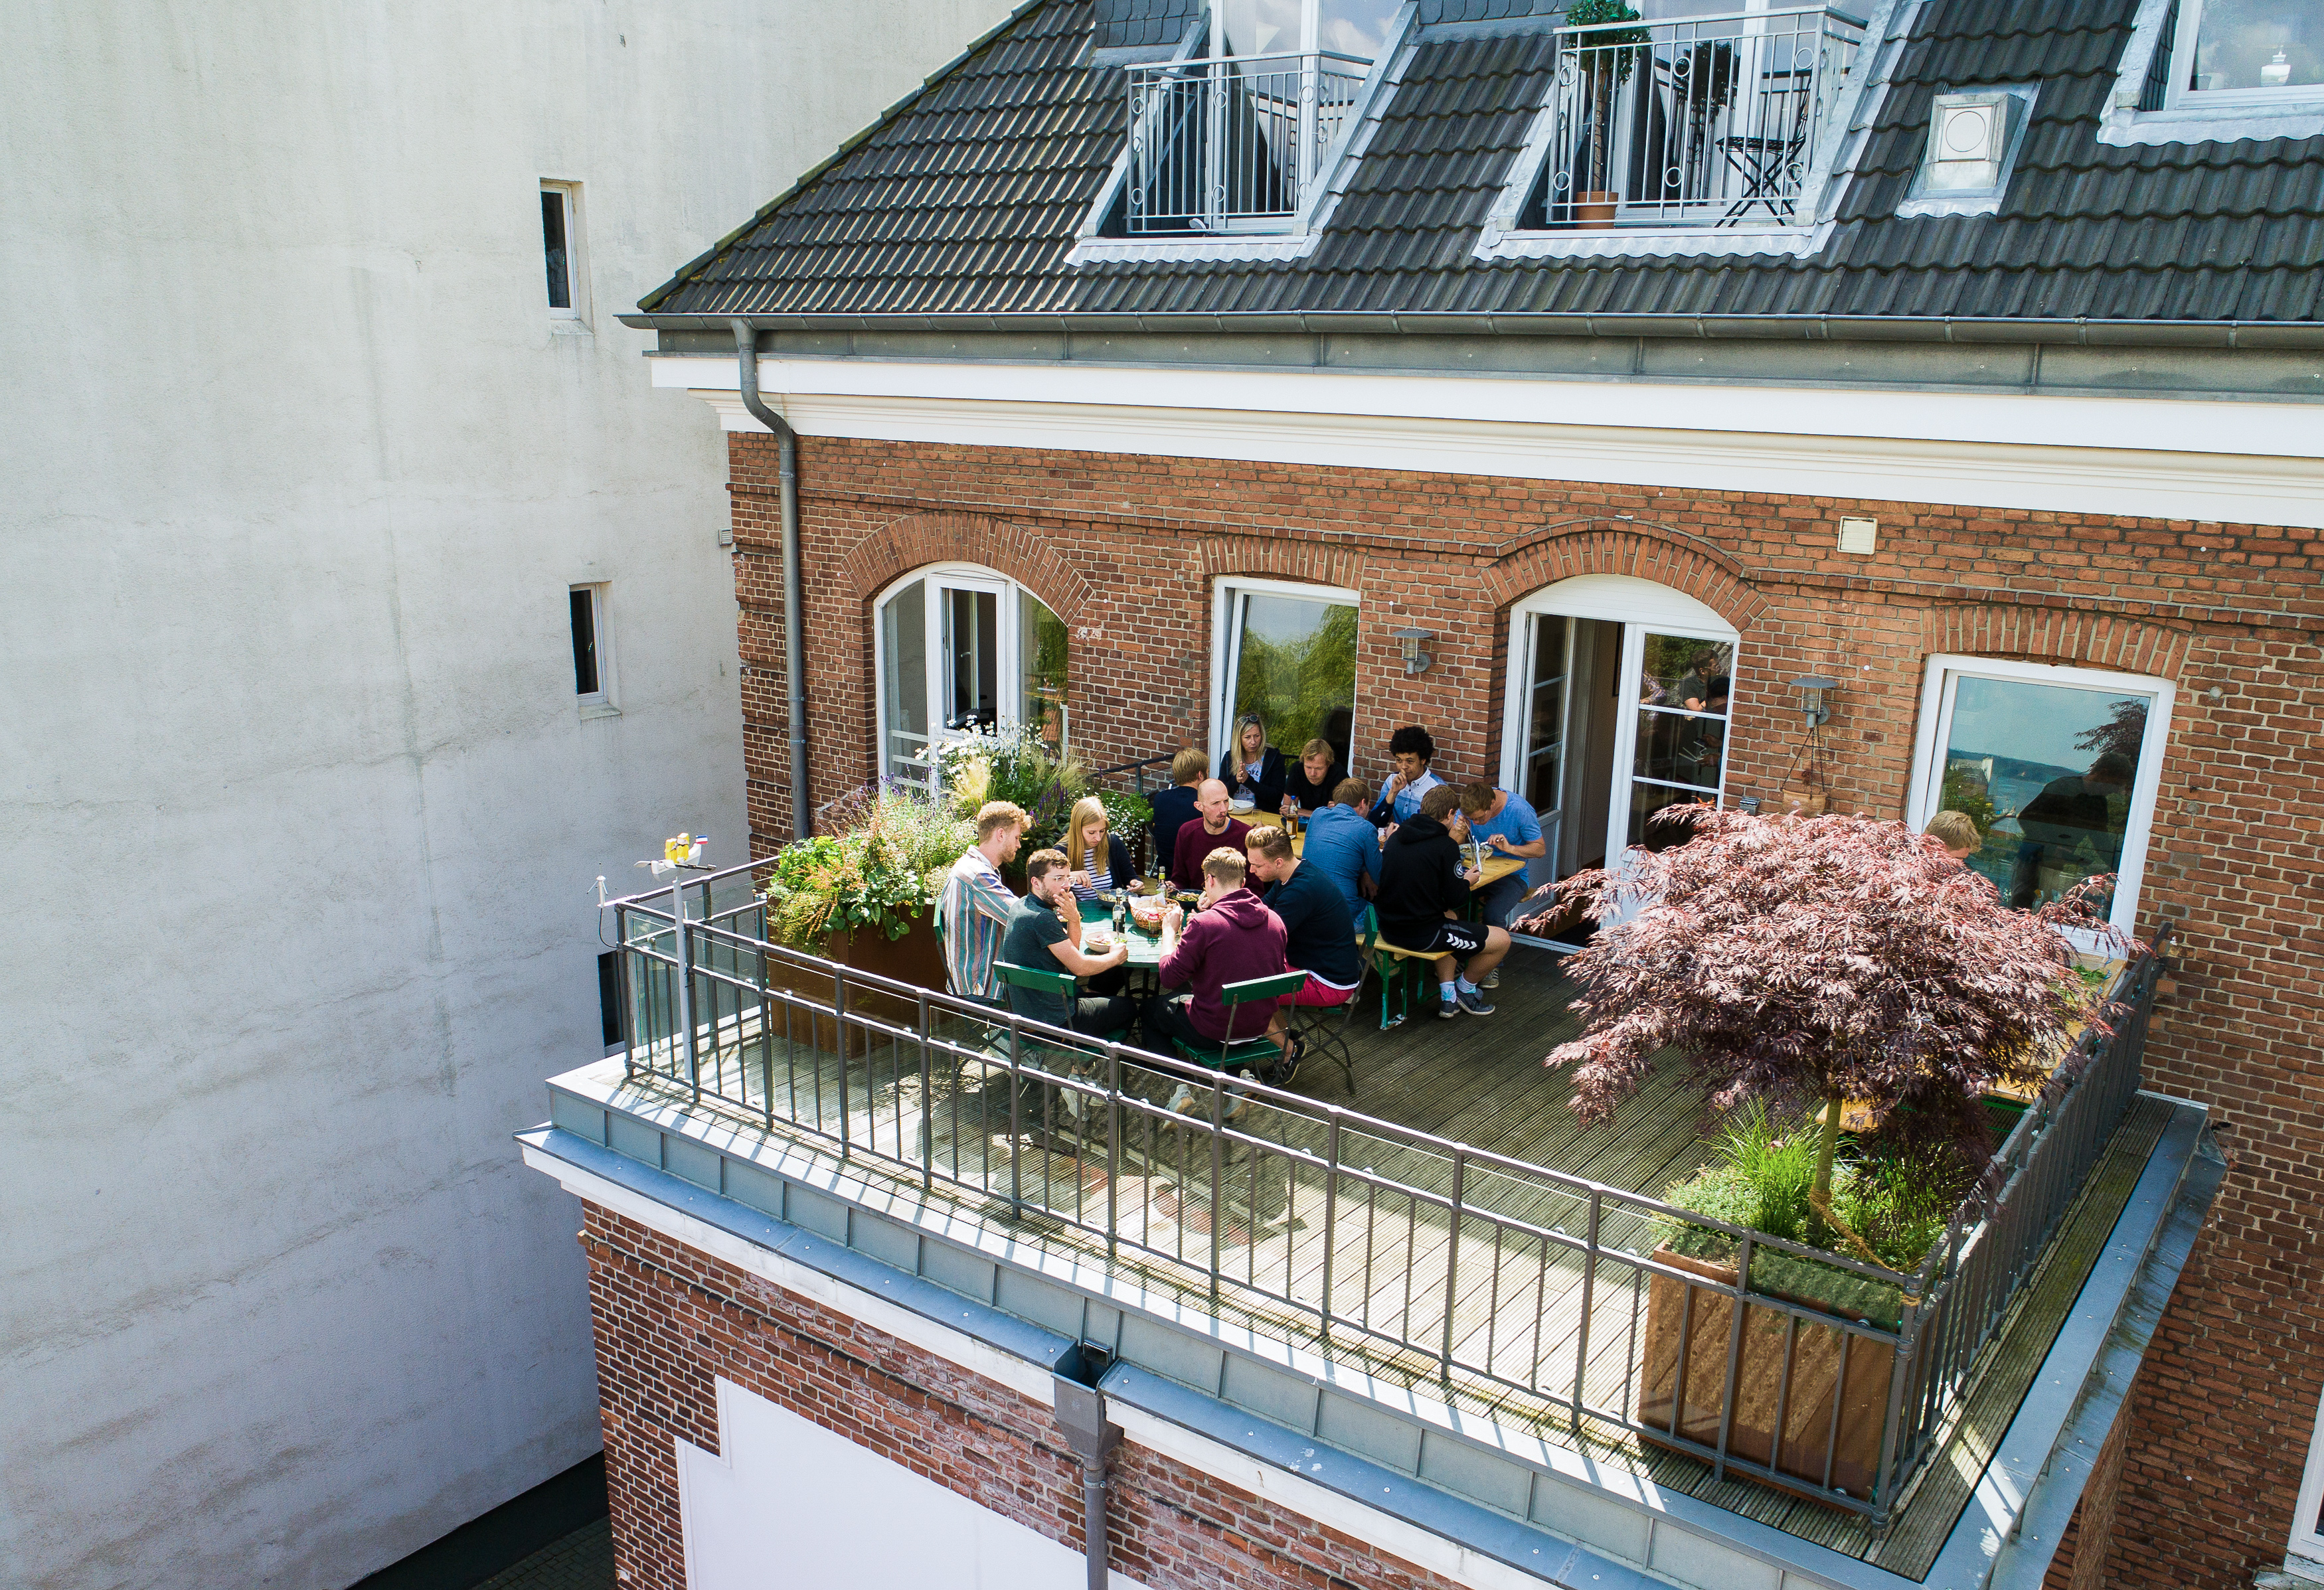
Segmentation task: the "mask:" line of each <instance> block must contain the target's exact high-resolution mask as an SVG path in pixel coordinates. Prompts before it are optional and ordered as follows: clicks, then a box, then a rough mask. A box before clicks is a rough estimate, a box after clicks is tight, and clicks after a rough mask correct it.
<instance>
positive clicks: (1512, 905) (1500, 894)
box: [1477, 867, 1530, 927]
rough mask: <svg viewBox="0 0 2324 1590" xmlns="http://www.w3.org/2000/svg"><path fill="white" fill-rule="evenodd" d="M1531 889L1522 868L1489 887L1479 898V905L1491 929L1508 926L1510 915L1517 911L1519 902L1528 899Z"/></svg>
mask: <svg viewBox="0 0 2324 1590" xmlns="http://www.w3.org/2000/svg"><path fill="white" fill-rule="evenodd" d="M1528 887H1530V886H1529V885H1527V884H1526V875H1525V869H1524V868H1522V867H1520V868H1519V869H1517V870H1516V871H1515V872H1512V873H1510V874H1509V875H1508V877H1507V878H1502V879H1500V880H1499V881H1498V882H1496V883H1494V884H1491V885H1489V886H1488V887H1486V889H1485V890H1484V891H1483V892H1482V893H1481V894H1480V895H1479V896H1477V904H1478V905H1480V907H1481V908H1482V909H1483V913H1484V918H1485V924H1486V925H1487V926H1489V927H1507V926H1508V925H1509V913H1510V912H1512V911H1514V910H1516V909H1517V902H1518V901H1519V900H1522V899H1524V898H1525V897H1526V890H1527V888H1528Z"/></svg>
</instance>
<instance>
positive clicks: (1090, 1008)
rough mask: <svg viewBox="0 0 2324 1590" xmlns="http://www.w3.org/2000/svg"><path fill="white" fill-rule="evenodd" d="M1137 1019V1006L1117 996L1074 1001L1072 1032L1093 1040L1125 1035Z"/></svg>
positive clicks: (1083, 998)
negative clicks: (1112, 1035)
mask: <svg viewBox="0 0 2324 1590" xmlns="http://www.w3.org/2000/svg"><path fill="white" fill-rule="evenodd" d="M1137 1019H1138V1006H1135V1005H1133V1004H1131V1003H1130V1001H1129V1000H1128V999H1125V998H1123V997H1121V996H1120V995H1119V994H1116V995H1111V996H1107V997H1097V998H1091V997H1082V998H1079V999H1076V1000H1074V1031H1075V1032H1076V1033H1086V1034H1089V1035H1090V1036H1091V1037H1093V1038H1103V1037H1108V1036H1110V1035H1111V1034H1116V1033H1126V1032H1128V1031H1129V1030H1130V1026H1131V1024H1133V1023H1134V1022H1136V1021H1137Z"/></svg>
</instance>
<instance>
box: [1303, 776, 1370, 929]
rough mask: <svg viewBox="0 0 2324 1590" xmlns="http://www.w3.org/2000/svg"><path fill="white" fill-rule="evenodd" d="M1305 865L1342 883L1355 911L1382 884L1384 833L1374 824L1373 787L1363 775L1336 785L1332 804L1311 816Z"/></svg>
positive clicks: (1341, 781) (1350, 906)
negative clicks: (1381, 862)
mask: <svg viewBox="0 0 2324 1590" xmlns="http://www.w3.org/2000/svg"><path fill="white" fill-rule="evenodd" d="M1304 844H1305V849H1304V850H1302V851H1301V852H1300V855H1301V861H1302V863H1303V865H1305V866H1307V867H1311V868H1313V869H1315V871H1316V872H1317V873H1318V874H1319V875H1320V876H1322V877H1324V878H1330V879H1331V880H1332V881H1333V883H1335V884H1338V885H1339V886H1340V893H1342V894H1343V895H1345V896H1347V897H1348V909H1349V911H1350V912H1351V913H1361V912H1362V910H1363V908H1364V901H1365V900H1366V899H1368V898H1369V897H1370V896H1371V895H1372V893H1373V891H1374V890H1376V889H1378V888H1379V875H1380V836H1379V829H1377V828H1374V827H1373V826H1372V820H1371V791H1370V790H1369V788H1367V787H1366V786H1365V784H1364V781H1363V780H1362V779H1360V778H1342V779H1341V780H1340V782H1339V783H1338V784H1337V785H1335V786H1333V789H1332V804H1330V805H1328V806H1326V807H1324V808H1323V810H1322V811H1320V812H1318V813H1315V814H1314V816H1313V817H1310V818H1309V819H1307V837H1306V839H1305V841H1304Z"/></svg>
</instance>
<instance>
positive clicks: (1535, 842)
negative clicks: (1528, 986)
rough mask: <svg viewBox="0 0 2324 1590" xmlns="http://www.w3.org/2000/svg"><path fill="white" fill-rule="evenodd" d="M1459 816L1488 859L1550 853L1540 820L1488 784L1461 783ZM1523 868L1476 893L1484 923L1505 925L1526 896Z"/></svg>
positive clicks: (1512, 797) (1528, 807) (1523, 804)
mask: <svg viewBox="0 0 2324 1590" xmlns="http://www.w3.org/2000/svg"><path fill="white" fill-rule="evenodd" d="M1461 815H1462V816H1463V817H1465V818H1467V819H1468V820H1469V837H1470V838H1471V839H1473V840H1476V841H1479V842H1480V843H1481V844H1482V845H1483V846H1484V847H1485V854H1486V856H1487V858H1488V859H1490V858H1492V857H1494V856H1517V857H1520V858H1522V859H1525V860H1526V861H1528V862H1531V861H1535V860H1537V859H1540V858H1541V857H1543V856H1546V855H1547V854H1549V842H1548V841H1546V840H1545V839H1544V838H1543V837H1542V832H1541V819H1540V818H1539V817H1538V816H1536V815H1535V813H1534V809H1533V807H1532V805H1531V804H1528V803H1527V802H1526V798H1525V796H1523V795H1516V794H1513V793H1511V792H1510V791H1508V790H1506V789H1496V788H1494V787H1493V786H1491V785H1489V784H1464V785H1462V786H1461ZM1526 871H1527V869H1526V868H1524V867H1520V868H1518V869H1517V870H1516V871H1515V872H1512V873H1510V874H1509V875H1508V877H1507V878H1501V879H1499V880H1498V881H1496V882H1494V883H1493V884H1491V885H1489V887H1486V888H1484V889H1481V890H1480V891H1479V893H1478V903H1479V904H1480V905H1481V906H1482V907H1483V908H1484V913H1485V920H1486V921H1487V922H1489V923H1490V924H1492V925H1493V926H1495V927H1507V926H1508V924H1509V913H1510V912H1511V911H1512V910H1514V909H1516V907H1517V902H1518V901H1519V900H1522V899H1524V898H1525V896H1526V887H1527V885H1526ZM1496 980H1497V981H1498V980H1499V979H1498V976H1497V977H1496ZM1486 986H1487V987H1490V986H1491V985H1490V984H1487V985H1486Z"/></svg>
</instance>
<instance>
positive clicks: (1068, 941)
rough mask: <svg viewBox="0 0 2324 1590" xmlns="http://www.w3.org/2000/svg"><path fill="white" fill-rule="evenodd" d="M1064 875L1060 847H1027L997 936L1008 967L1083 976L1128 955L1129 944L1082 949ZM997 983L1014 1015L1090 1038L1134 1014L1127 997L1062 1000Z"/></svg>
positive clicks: (1114, 1029)
mask: <svg viewBox="0 0 2324 1590" xmlns="http://www.w3.org/2000/svg"><path fill="white" fill-rule="evenodd" d="M1067 877H1068V874H1067V871H1066V863H1065V852H1064V851H1063V850H1036V851H1034V852H1033V854H1032V857H1031V859H1028V861H1027V862H1026V863H1025V897H1024V898H1023V899H1021V900H1019V901H1018V902H1017V909H1016V911H1015V913H1014V914H1011V915H1010V918H1009V928H1008V931H1007V932H1006V933H1003V934H1002V935H1001V956H1000V958H1001V960H1005V961H1007V962H1009V964H1010V965H1011V966H1028V967H1031V968H1032V969H1034V970H1037V971H1067V972H1071V973H1073V975H1074V976H1075V977H1080V978H1085V977H1096V976H1099V975H1101V974H1102V973H1105V972H1109V971H1111V970H1113V969H1114V968H1115V967H1117V966H1120V964H1121V963H1122V962H1123V961H1125V960H1129V959H1130V946H1129V945H1128V944H1127V943H1123V942H1116V943H1115V944H1114V945H1113V946H1112V947H1111V949H1109V950H1108V951H1106V952H1105V953H1104V954H1102V955H1090V954H1086V953H1084V951H1083V950H1082V912H1081V903H1080V902H1079V901H1077V900H1075V899H1074V888H1073V885H1072V884H1071V883H1069V882H1068V881H1067ZM1001 988H1002V990H1003V991H1004V992H1006V993H1007V994H1008V996H1009V1008H1010V1009H1011V1010H1013V1011H1015V1012H1016V1013H1017V1014H1018V1015H1019V1016H1024V1017H1026V1018H1028V1020H1032V1021H1042V1022H1047V1023H1048V1024H1049V1025H1051V1026H1053V1027H1070V1028H1072V1029H1073V1030H1074V1032H1077V1033H1087V1034H1091V1035H1093V1036H1094V1037H1104V1036H1107V1035H1109V1034H1115V1033H1121V1032H1126V1031H1128V1030H1129V1027H1130V1023H1131V1021H1132V1020H1133V1019H1134V1018H1135V1017H1136V1016H1137V1014H1138V1013H1137V1010H1136V1008H1135V1007H1134V1006H1131V1004H1130V1001H1129V1000H1127V999H1124V998H1121V997H1119V996H1116V997H1112V998H1092V997H1078V998H1075V999H1074V1000H1072V1001H1070V1002H1068V1001H1067V999H1066V998H1065V995H1063V994H1061V993H1059V994H1051V993H1048V992H1046V991H1045V990H1042V989H1039V988H1019V987H1018V986H1017V985H1016V984H1014V983H1004V984H1002V985H1001Z"/></svg>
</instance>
